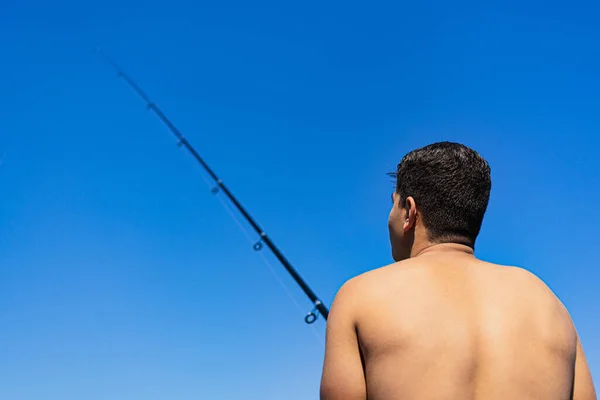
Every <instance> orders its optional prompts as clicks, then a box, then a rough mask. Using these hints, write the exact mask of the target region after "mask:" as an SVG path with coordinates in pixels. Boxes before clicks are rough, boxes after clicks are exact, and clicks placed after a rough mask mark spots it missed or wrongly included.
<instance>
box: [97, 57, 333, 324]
mask: <svg viewBox="0 0 600 400" xmlns="http://www.w3.org/2000/svg"><path fill="white" fill-rule="evenodd" d="M94 52H95V53H96V54H98V55H99V56H100V57H102V58H103V59H104V60H105V61H106V62H107V63H108V64H110V65H111V66H112V67H113V68H114V69H115V70H116V71H117V75H118V76H119V77H121V78H123V80H125V82H126V83H127V84H128V85H129V86H130V87H131V88H132V89H133V90H134V91H135V92H136V93H137V94H138V96H139V97H141V98H142V100H144V101H145V102H146V108H147V109H148V110H152V111H154V113H155V114H156V115H157V116H158V118H160V120H161V121H162V122H163V123H164V124H165V125H166V126H167V127H168V128H169V130H170V131H171V132H172V133H173V135H175V137H176V138H177V144H178V145H179V146H180V147H181V146H183V147H185V148H186V149H187V150H188V151H189V152H190V153H191V154H192V156H193V157H194V158H195V159H196V161H198V162H199V163H200V165H202V167H203V168H204V169H205V170H206V172H207V173H208V175H210V177H211V178H212V179H213V180H214V181H215V183H216V184H217V186H215V187H214V188H213V189H212V190H211V192H212V193H213V194H217V193H218V192H219V190H221V191H223V193H224V194H225V196H227V198H228V199H229V200H230V201H231V202H232V203H233V205H234V206H235V207H236V208H237V210H238V211H239V212H240V213H241V214H242V215H243V216H244V218H245V219H246V220H247V221H248V223H249V224H250V225H251V226H252V228H253V229H254V231H256V233H257V234H258V235H259V237H260V239H259V241H258V242H256V243H255V244H254V245H253V248H254V250H255V251H260V250H262V248H263V243H264V244H265V245H267V247H268V248H269V249H270V250H271V251H272V252H273V255H274V256H275V257H276V258H277V260H279V262H280V263H281V265H283V267H284V268H285V269H286V270H287V272H288V273H289V274H290V275H291V276H292V278H293V279H294V281H296V283H297V284H298V286H300V288H301V289H302V291H304V293H305V294H306V296H308V298H309V299H310V301H311V302H312V303H313V304H314V306H315V307H314V309H313V310H312V311H311V312H309V313H308V314H307V315H306V316H305V317H304V321H305V322H306V323H307V324H312V323H313V322H315V321H316V320H317V317H318V315H319V314H321V315H322V316H323V318H325V320H327V317H328V316H329V310H328V309H327V307H326V306H325V305H324V304H323V303H322V302H321V300H319V298H318V297H317V295H316V294H315V292H313V291H312V289H311V288H310V286H308V284H307V283H306V281H304V279H302V277H301V276H300V274H299V273H298V271H296V270H295V269H294V267H293V266H292V264H291V263H290V262H289V261H288V259H287V258H285V256H284V255H283V253H282V252H281V250H279V248H278V247H277V246H275V243H273V241H272V240H271V238H269V236H268V235H267V234H266V232H265V231H264V230H263V229H262V228H261V227H260V226H259V225H258V223H257V222H256V221H255V220H254V218H252V216H251V215H250V214H249V213H248V211H247V210H246V209H245V208H244V207H243V206H242V204H241V203H240V202H239V200H238V199H237V198H236V197H235V196H234V195H233V193H231V191H230V190H229V188H227V186H225V183H223V181H222V180H221V179H219V177H218V176H217V174H216V173H215V172H214V171H213V170H212V168H210V167H209V166H208V164H207V163H206V161H204V159H203V158H202V157H201V156H200V154H199V153H198V152H197V151H196V149H194V147H192V145H191V144H190V142H188V141H187V139H186V138H185V137H184V136H183V134H182V133H181V132H180V131H179V129H177V128H176V127H175V125H174V124H173V123H172V122H171V121H170V120H169V118H167V116H166V115H165V114H164V113H163V112H162V110H161V109H160V108H159V107H158V106H157V105H156V104H155V103H154V102H153V101H152V100H151V99H150V97H149V96H148V95H147V94H146V93H145V92H144V91H143V90H142V89H141V88H140V86H139V85H138V84H137V83H136V82H135V81H134V80H133V79H131V77H130V76H129V75H127V74H126V73H125V72H124V71H123V69H122V68H121V67H120V66H119V65H117V64H116V63H115V62H114V61H113V60H112V59H111V58H110V57H108V56H107V55H106V54H104V53H103V52H101V51H100V49H99V48H95V49H94Z"/></svg>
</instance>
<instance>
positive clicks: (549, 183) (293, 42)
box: [0, 0, 600, 400]
mask: <svg viewBox="0 0 600 400" xmlns="http://www.w3.org/2000/svg"><path fill="white" fill-rule="evenodd" d="M251 3H252V5H250V3H249V2H236V1H228V2H219V5H217V4H216V2H214V3H212V4H209V3H206V2H200V3H198V2H194V1H180V0H173V1H170V2H163V1H161V2H158V1H155V0H149V1H147V2H142V1H114V0H105V1H100V2H94V3H90V2H81V1H77V2H76V1H61V0H59V1H54V2H42V1H20V2H17V1H16V0H4V1H3V2H2V3H1V4H0V48H1V50H2V56H1V63H0V76H1V77H2V78H1V79H0V157H1V156H2V155H3V154H5V156H4V159H3V161H2V164H1V165H0V197H1V201H0V377H1V378H0V381H1V384H0V398H3V399H11V400H22V399H23V400H37V399H45V400H51V399H57V400H70V399H73V400H80V399H86V400H100V399H102V400H119V399H124V400H129V399H144V400H154V399H161V400H162V399H177V400H179V399H182V400H183V399H200V398H203V399H276V400H280V399H290V400H296V399H298V400H299V399H311V398H316V397H317V393H318V384H319V379H320V372H321V361H322V356H323V343H322V341H320V340H318V339H317V338H316V336H315V333H317V334H318V335H319V336H321V337H322V336H323V333H324V327H325V324H324V323H323V321H322V320H319V321H318V323H317V324H315V331H313V330H311V329H310V328H309V327H307V326H306V325H305V324H304V323H303V312H301V311H300V310H298V309H297V308H296V307H295V306H294V304H293V303H292V302H291V301H290V299H289V298H288V297H287V295H286V293H285V291H284V290H283V289H282V288H281V286H279V284H278V283H277V281H276V280H275V279H274V278H273V276H272V275H271V274H270V272H269V270H268V269H267V268H266V267H265V266H264V265H263V263H262V261H261V259H260V257H258V256H257V255H256V254H255V253H254V252H253V251H252V249H251V246H250V245H249V244H248V242H247V241H246V239H245V238H244V236H243V234H241V233H240V231H239V229H238V227H237V226H236V225H235V224H234V222H232V221H231V219H230V217H229V216H228V215H227V213H226V212H225V211H224V210H223V208H222V207H221V205H220V204H219V201H218V200H217V199H216V198H215V197H214V196H213V195H211V194H210V192H209V191H208V190H207V186H206V185H205V183H204V182H203V181H202V172H201V170H200V169H199V168H198V167H196V166H195V164H194V162H193V161H192V159H191V157H189V156H188V155H187V154H186V153H185V152H184V151H183V150H181V149H178V148H177V147H176V145H175V141H174V140H173V138H172V137H171V136H170V133H169V132H168V131H167V130H166V128H165V127H164V126H163V125H162V124H161V123H160V122H159V121H158V120H157V119H156V118H155V117H154V116H153V115H152V114H151V113H149V112H147V111H146V110H145V109H144V105H143V103H142V102H141V101H140V100H139V99H138V98H137V97H136V96H135V95H134V93H133V92H131V91H130V90H129V88H127V87H126V86H125V84H124V82H123V81H122V80H119V79H117V78H116V76H115V73H114V72H113V71H112V70H110V69H109V68H108V67H107V66H106V65H105V64H102V63H100V62H99V61H98V60H97V59H96V58H95V57H94V56H93V55H92V53H91V49H92V47H93V46H95V45H100V46H102V47H103V48H104V50H105V51H107V52H109V53H110V54H111V55H113V56H114V57H115V58H116V59H118V61H119V62H120V63H121V64H122V65H123V66H124V67H125V68H126V70H127V71H128V72H129V73H130V74H131V75H133V76H134V77H135V78H136V79H137V80H138V81H139V83H140V84H141V85H142V86H143V87H144V88H145V89H146V91H147V92H148V93H149V94H150V95H151V96H152V97H153V98H154V100H155V101H156V102H157V103H158V104H159V105H160V106H161V107H162V108H163V109H164V111H165V112H167V114H168V115H169V116H170V117H171V118H172V120H173V121H174V122H175V123H176V124H177V125H178V126H179V127H180V129H181V130H182V131H183V132H184V133H185V134H186V135H187V137H188V138H189V140H190V141H191V142H192V143H193V144H194V145H195V146H196V147H197V148H198V149H199V150H200V152H201V153H202V154H203V155H204V157H205V158H206V160H207V161H208V162H209V163H210V164H211V165H212V166H213V168H214V169H215V170H216V171H217V172H218V173H219V175H220V176H221V177H222V178H223V179H224V180H225V182H226V183H228V184H229V186H230V188H231V189H232V190H233V191H234V193H235V194H236V195H237V196H238V197H239V198H240V199H241V200H242V201H243V203H244V204H245V205H246V206H247V208H248V209H249V210H250V211H251V212H252V213H253V214H254V216H255V217H256V219H257V220H258V221H259V222H260V224H261V225H263V226H264V228H265V229H266V230H267V232H268V233H269V234H270V236H271V237H272V238H273V239H274V240H275V242H276V243H277V244H278V245H279V246H280V247H281V248H282V249H283V251H284V252H285V254H286V255H287V256H288V258H289V259H290V260H292V262H293V263H294V265H295V266H296V267H297V269H298V270H299V271H300V272H301V274H302V275H303V276H304V277H305V278H306V280H307V281H308V282H309V283H310V284H311V286H312V287H313V288H314V290H315V291H316V292H317V293H318V294H319V296H321V297H322V298H323V300H324V301H325V302H326V303H327V304H328V305H329V304H330V303H331V301H332V299H333V296H334V294H335V292H336V291H337V290H338V288H339V287H340V286H341V285H342V283H343V282H344V281H345V280H346V279H348V278H350V277H352V276H354V275H357V274H359V273H361V272H364V271H367V270H369V269H372V268H376V267H379V266H382V265H384V264H387V263H389V262H390V260H391V257H390V251H389V244H388V240H387V228H386V219H387V214H388V211H389V207H390V200H389V198H390V197H389V196H390V193H391V190H392V189H393V185H392V183H391V182H390V180H389V178H388V177H387V176H386V175H385V173H386V172H389V171H392V170H393V169H394V167H395V165H396V164H397V163H398V161H399V160H400V158H401V157H402V156H403V155H404V154H405V153H406V152H407V151H409V150H412V149H413V148H415V147H417V146H421V145H425V144H428V143H431V142H434V141H438V140H453V141H460V142H464V143H466V144H468V145H470V146H473V147H474V148H475V149H477V150H478V151H480V152H481V153H482V154H483V155H484V156H485V157H486V158H488V160H489V161H490V163H491V165H492V171H493V190H492V199H491V203H490V207H489V211H488V214H487V217H486V220H485V222H484V228H483V232H482V234H481V237H480V240H479V244H478V248H477V253H478V255H479V256H480V257H482V258H485V259H488V260H491V261H496V262H500V263H506V264H512V265H519V266H523V267H526V268H528V269H530V270H531V271H533V272H535V273H537V274H538V275H539V276H541V277H542V278H543V279H544V280H545V281H546V282H547V283H548V284H549V286H550V287H551V288H552V289H553V290H554V291H555V292H556V293H557V294H558V296H559V297H560V298H561V299H562V300H563V302H564V303H565V304H566V305H567V307H568V308H569V310H570V312H571V314H572V315H573V317H574V319H575V321H576V324H577V327H578V329H579V331H580V334H581V337H582V339H583V342H584V346H585V347H586V350H587V353H588V358H589V362H590V364H591V367H592V372H593V374H594V377H595V379H596V382H597V384H598V383H600V381H599V379H600V334H599V332H600V318H599V314H600V312H599V306H600V293H599V292H598V289H597V287H598V286H597V283H598V280H599V279H600V272H599V270H598V261H597V254H596V250H597V241H598V226H600V216H599V215H598V212H597V207H596V206H597V205H598V204H600V185H599V183H600V182H599V176H600V174H599V172H598V169H599V168H600V159H599V158H598V156H597V154H598V153H597V152H598V145H599V144H600V139H599V136H598V131H599V129H600V114H599V113H598V104H599V101H600V98H599V94H598V93H600V79H599V76H598V71H599V70H600V55H599V54H600V53H599V52H598V51H597V50H598V48H597V46H598V42H599V40H600V25H598V24H597V21H598V14H599V11H600V9H599V6H598V4H597V2H595V3H594V2H592V1H589V2H587V3H578V2H570V3H569V4H568V6H567V5H566V3H564V2H560V3H559V2H550V3H549V2H541V1H534V2H527V3H526V4H525V3H523V2H501V3H502V4H501V5H485V6H484V5H482V2H475V1H472V2H458V3H457V2H452V5H448V3H447V2H438V1H428V2H419V4H415V3H414V2H405V3H403V4H401V3H398V2H389V3H387V4H382V3H371V4H369V5H368V6H366V5H365V4H366V3H364V2H363V3H361V4H354V3H349V2H333V3H332V2H329V3H327V2H326V3H323V2H315V1H312V2H301V3H298V2H295V3H292V2H281V1H271V2H266V1H258V2H256V1H255V2H251ZM284 4H285V5H284ZM266 254H268V253H266ZM269 257H270V256H269ZM273 265H274V266H275V267H276V268H277V271H278V272H279V274H280V276H281V277H282V279H283V280H284V282H285V283H286V285H287V286H288V287H289V290H290V291H291V292H292V294H293V296H294V297H295V299H296V301H297V302H299V303H300V305H301V306H302V309H303V311H308V310H310V308H311V304H310V302H308V301H307V299H306V298H305V297H304V295H303V294H302V293H301V292H300V290H299V289H298V288H297V287H296V286H295V285H294V284H293V283H292V282H291V280H290V279H289V278H288V277H287V276H285V274H284V272H283V270H282V269H281V268H280V267H279V265H278V264H276V263H273Z"/></svg>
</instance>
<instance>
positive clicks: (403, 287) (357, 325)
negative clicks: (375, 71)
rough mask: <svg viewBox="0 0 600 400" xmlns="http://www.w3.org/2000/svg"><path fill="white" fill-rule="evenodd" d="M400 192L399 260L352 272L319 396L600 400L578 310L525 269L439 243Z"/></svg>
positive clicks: (396, 217) (338, 306) (334, 317)
mask: <svg viewBox="0 0 600 400" xmlns="http://www.w3.org/2000/svg"><path fill="white" fill-rule="evenodd" d="M399 197H400V196H399V195H398V194H394V206H393V207H392V211H391V213H390V218H389V222H388V225H389V229H390V239H391V242H392V252H393V255H394V259H396V260H400V261H399V262H396V263H394V264H392V265H388V266H386V267H383V268H379V269H376V270H373V271H370V272H367V273H365V274H363V275H360V276H358V277H356V278H353V279H351V280H350V281H348V282H346V284H344V285H343V287H342V288H341V289H340V291H339V292H338V294H337V296H336V298H335V300H334V303H333V305H332V308H331V313H330V315H329V320H328V323H327V344H326V351H325V362H324V367H323V376H322V382H321V400H365V399H368V400H400V399H409V400H424V399H431V400H434V399H435V400H445V399H453V400H454V399H456V400H458V399H460V400H468V399H473V400H479V399H485V400H496V399H497V400H509V399H510V400H521V399H523V400H525V399H531V400H534V399H535V400H540V399H544V400H567V399H572V400H597V399H596V394H595V390H594V386H593V382H592V378H591V374H590V371H589V368H588V365H587V362H586V359H585V355H584V352H583V349H582V346H581V342H580V340H579V338H578V335H577V332H576V330H575V327H574V325H573V322H572V320H571V317H570V315H569V313H568V312H567V310H566V309H565V307H564V306H563V305H562V304H561V302H560V301H559V300H558V298H557V297H556V296H555V295H554V294H553V293H552V291H551V290H550V289H548V287H547V286H546V285H545V284H544V283H543V282H542V281H541V280H540V279H538V278H537V277H536V276H534V275H533V274H532V273H530V272H527V271H526V270H524V269H521V268H516V267H509V266H500V265H495V264H491V263H487V262H484V261H481V260H478V259H477V258H476V257H475V256H474V253H473V249H472V248H471V247H469V246H466V245H463V244H458V243H451V242H450V243H431V242H429V240H428V236H429V235H428V233H427V230H426V229H425V227H424V226H423V223H422V218H421V216H420V214H419V211H418V205H417V204H416V203H415V201H414V199H413V198H411V197H408V199H407V203H406V204H407V206H406V207H400V206H399V204H398V202H399Z"/></svg>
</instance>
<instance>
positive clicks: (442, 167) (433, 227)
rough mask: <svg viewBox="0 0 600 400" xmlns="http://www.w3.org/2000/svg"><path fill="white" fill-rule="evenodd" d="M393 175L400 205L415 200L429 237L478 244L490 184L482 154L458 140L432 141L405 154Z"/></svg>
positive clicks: (433, 239)
mask: <svg viewBox="0 0 600 400" xmlns="http://www.w3.org/2000/svg"><path fill="white" fill-rule="evenodd" d="M391 175H392V176H394V177H395V178H396V192H397V193H398V194H399V195H400V206H401V207H403V208H404V207H406V199H407V197H409V196H412V197H413V198H414V199H415V202H416V205H417V209H418V210H419V212H420V214H421V216H422V218H423V224H424V226H425V228H427V231H428V232H429V240H430V241H432V242H435V243H448V242H455V243H461V244H465V245H468V246H470V247H473V248H474V247H475V240H476V239H477V236H478V235H479V231H480V229H481V224H482V222H483V216H484V214H485V211H486V209H487V206H488V202H489V198H490V191H491V188H492V180H491V169H490V166H489V164H488V162H487V161H486V160H485V159H484V158H483V157H482V156H481V155H479V154H478V153H477V152H476V151H475V150H473V149H470V148H469V147H467V146H464V145H462V144H459V143H452V142H439V143H433V144H430V145H428V146H425V147H422V148H420V149H416V150H413V151H411V152H410V153H408V154H407V155H405V156H404V158H403V159H402V161H401V162H400V164H398V169H397V171H396V173H395V174H391Z"/></svg>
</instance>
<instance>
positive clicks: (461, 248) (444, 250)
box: [410, 242, 474, 258]
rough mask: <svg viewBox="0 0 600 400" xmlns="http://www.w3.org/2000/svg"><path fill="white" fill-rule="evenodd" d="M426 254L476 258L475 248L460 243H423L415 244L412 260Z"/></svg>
mask: <svg viewBox="0 0 600 400" xmlns="http://www.w3.org/2000/svg"><path fill="white" fill-rule="evenodd" d="M424 254H464V255H468V256H474V252H473V248H472V247H469V246H466V245H464V244H459V243H429V242H427V243H422V244H415V245H413V248H412V250H411V252H410V258H414V257H418V256H422V255H424Z"/></svg>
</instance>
